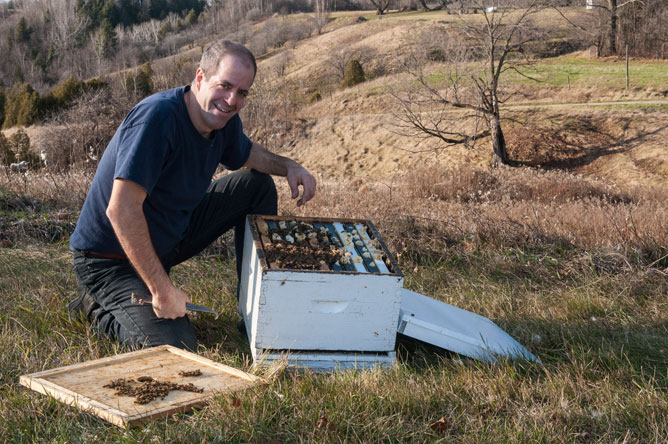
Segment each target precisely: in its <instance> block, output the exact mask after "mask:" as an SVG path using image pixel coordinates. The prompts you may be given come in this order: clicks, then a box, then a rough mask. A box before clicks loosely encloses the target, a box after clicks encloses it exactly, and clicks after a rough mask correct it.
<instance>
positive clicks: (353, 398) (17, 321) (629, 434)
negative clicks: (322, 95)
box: [0, 167, 668, 443]
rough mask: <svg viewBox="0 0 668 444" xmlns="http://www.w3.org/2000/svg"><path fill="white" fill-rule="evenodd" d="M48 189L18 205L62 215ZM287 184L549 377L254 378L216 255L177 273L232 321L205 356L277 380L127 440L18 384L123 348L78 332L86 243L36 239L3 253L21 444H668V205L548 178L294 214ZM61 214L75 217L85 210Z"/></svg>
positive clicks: (440, 173)
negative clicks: (362, 230)
mask: <svg viewBox="0 0 668 444" xmlns="http://www.w3.org/2000/svg"><path fill="white" fill-rule="evenodd" d="M85 177H86V176H85V175H84V174H82V175H81V176H78V178H77V179H76V180H81V181H85V180H86V179H85ZM70 178H73V176H70ZM29 179H30V180H29V181H28V182H27V184H26V186H27V188H25V189H24V190H25V192H26V193H27V196H26V195H23V194H22V193H23V191H18V190H17V192H15V193H14V192H12V193H10V194H11V195H12V196H13V197H12V199H19V200H20V202H23V203H24V204H25V205H26V208H28V207H29V204H27V203H26V202H33V201H34V200H35V196H38V195H39V196H40V199H43V200H44V201H54V200H57V198H58V196H59V193H58V192H57V191H55V189H54V188H49V189H48V190H47V191H44V190H42V189H41V188H42V186H43V183H41V182H40V181H41V180H46V179H45V178H41V179H40V178H37V177H36V176H32V177H29ZM57 180H65V179H64V177H62V178H60V179H57ZM73 180H74V179H73ZM88 180H90V178H89V179H88ZM40 184H41V185H40ZM8 186H11V184H8V183H3V187H8ZM286 188H287V187H286V185H285V182H284V181H282V180H279V189H280V193H281V199H282V202H281V208H282V209H283V210H282V211H283V213H284V214H303V215H312V216H313V215H317V216H339V217H362V218H370V219H371V220H373V221H374V222H375V223H376V224H377V225H378V227H379V229H380V231H381V233H382V234H383V237H384V239H385V240H386V241H387V242H388V244H389V246H390V249H391V251H393V252H394V253H395V254H396V256H397V259H398V262H399V264H400V266H401V267H402V270H403V271H404V274H405V286H406V287H407V288H410V289H412V290H415V291H419V292H421V293H423V294H426V295H429V296H431V297H433V298H435V299H438V300H442V301H446V302H448V303H451V304H454V305H457V306H459V307H462V308H465V309H468V310H471V311H474V312H477V313H480V314H482V315H484V316H487V317H489V318H491V319H492V320H494V321H495V322H496V323H498V324H499V325H500V326H501V327H502V328H504V329H505V330H506V331H508V332H509V333H510V334H511V335H513V336H514V337H515V338H517V339H518V340H519V341H520V342H521V343H523V344H525V345H527V346H528V347H529V348H530V349H531V350H532V352H534V353H535V354H536V355H538V356H539V357H540V359H541V361H542V366H538V365H533V364H529V363H505V362H502V363H500V364H497V365H487V364H480V363H476V362H472V361H467V360H463V361H462V360H461V359H459V357H457V356H452V355H449V354H447V353H445V352H443V351H442V350H438V349H435V348H430V347H426V346H424V345H421V344H416V343H414V342H411V341H401V342H400V345H399V348H398V352H399V364H398V366H397V367H396V368H394V369H390V370H386V371H379V370H375V371H366V372H335V373H332V374H324V375H317V374H312V373H309V372H305V373H290V372H285V371H283V369H282V368H280V367H276V368H270V369H253V368H252V367H251V365H250V364H251V363H250V359H249V351H248V348H247V347H248V345H247V343H246V341H245V339H244V338H243V337H241V336H240V335H239V334H238V333H236V330H235V327H234V323H235V319H236V304H235V300H234V296H233V294H234V291H235V282H234V281H235V280H234V277H233V276H234V263H233V261H232V260H230V259H226V258H225V257H223V258H217V256H207V257H201V258H195V259H193V260H191V261H188V262H186V263H185V264H182V265H180V266H178V267H176V269H175V270H174V275H173V276H174V279H175V280H176V282H177V283H178V285H179V286H180V287H181V288H184V290H185V291H187V292H188V293H189V294H190V295H191V296H192V297H193V299H194V300H195V301H196V302H198V303H202V304H206V305H209V306H211V307H213V308H214V309H216V310H218V311H219V312H221V313H222V315H221V318H220V319H219V320H213V319H211V318H209V317H207V316H202V317H195V318H194V321H193V322H194V324H195V327H196V329H197V331H198V334H199V337H200V339H201V346H200V349H199V353H200V354H202V355H203V356H206V357H209V358H211V359H214V360H216V361H218V362H223V363H225V364H228V365H232V366H235V367H238V368H242V369H245V370H249V371H253V372H256V373H258V374H260V375H262V376H264V377H266V378H267V379H268V380H269V383H268V384H267V385H266V386H262V387H259V388H257V389H253V390H250V391H247V392H244V393H240V394H238V395H236V396H235V398H236V399H238V401H235V400H234V398H233V397H231V396H227V395H220V396H217V397H216V398H215V399H214V400H213V401H212V402H211V403H210V404H209V405H208V406H207V407H204V408H202V409H200V410H199V411H197V412H195V413H192V414H187V415H178V416H175V417H173V418H171V419H167V420H160V421H152V422H149V423H147V424H146V425H143V426H141V427H138V428H135V429H132V430H128V431H125V432H120V431H118V430H117V429H115V428H114V427H111V426H108V425H107V424H105V423H104V422H102V421H100V420H97V419H94V418H92V417H91V416H88V415H86V414H84V413H81V412H79V411H78V410H76V409H73V408H68V407H65V406H63V405H61V404H58V403H57V402H55V401H53V400H52V399H49V398H47V397H44V396H43V395H39V394H36V393H33V392H29V391H27V390H25V389H23V388H20V387H18V385H17V379H18V376H19V375H21V374H24V373H30V372H35V371H39V370H44V369H47V368H54V367H58V366H62V365H67V364H73V363H76V362H81V361H84V360H87V359H95V358H99V357H103V356H108V355H111V354H114V353H119V352H122V351H123V349H122V348H121V347H119V346H118V345H116V344H114V343H113V342H111V341H108V340H106V339H101V338H97V337H96V336H95V335H94V334H93V333H92V331H91V329H90V327H88V326H86V325H85V324H82V323H81V322H80V321H78V320H75V319H69V318H68V317H67V315H66V313H65V304H66V302H67V301H68V300H69V299H70V298H71V297H72V296H73V294H74V289H75V282H74V276H73V273H72V272H71V266H70V265H69V261H70V255H69V253H68V251H67V245H66V244H64V243H58V244H56V245H48V242H49V241H48V240H45V239H41V240H40V239H33V240H32V241H31V242H32V244H33V246H32V247H31V248H23V247H22V245H23V244H20V245H18V246H16V247H15V248H10V249H3V250H0V251H1V254H0V326H1V327H2V328H1V329H0V347H2V349H3V353H2V358H1V359H0V370H1V371H0V375H1V376H0V396H1V397H2V399H3V402H2V404H0V419H2V421H0V435H2V436H3V439H6V440H8V442H37V441H39V442H44V441H52V442H64V441H68V442H92V441H99V442H120V441H123V442H153V441H156V442H174V441H180V442H236V443H240V442H257V443H268V442H274V443H292V442H309V443H310V442H313V443H315V442H318V443H330V442H331V443H340V442H359V443H362V442H439V441H441V442H462V443H474V442H476V443H477V442H489V443H492V442H548V443H557V442H559V443H561V442H573V443H576V442H601V443H602V442H606V443H607V442H624V441H626V442H638V443H641V442H642V443H644V442H662V441H663V439H664V438H665V436H666V434H668V421H666V417H668V399H667V398H666V394H665V389H666V387H668V382H667V379H666V362H668V361H667V360H666V358H665V351H666V349H668V343H667V342H666V339H665V338H666V334H665V333H666V323H665V311H666V310H667V309H668V303H667V302H666V300H665V293H666V291H668V279H666V275H665V273H664V272H663V271H662V269H663V268H665V266H666V265H668V264H666V258H665V257H664V258H656V259H659V260H658V261H656V259H654V258H655V257H656V256H653V254H654V255H655V254H663V255H665V254H666V251H665V245H666V241H667V239H666V233H668V230H666V226H665V224H666V222H665V221H666V220H668V218H667V217H666V216H668V215H667V214H666V213H667V210H668V208H666V204H665V199H663V196H665V189H656V190H648V189H633V188H629V189H626V188H620V187H616V186H613V185H610V184H608V183H605V182H603V181H597V180H593V179H588V178H585V177H581V176H576V175H572V174H568V173H564V172H557V171H553V172H544V171H537V170H533V169H529V168H519V169H512V170H511V169H500V170H497V171H491V172H490V171H487V170H479V169H475V168H473V169H472V168H460V169H446V168H435V167H434V168H424V169H422V170H416V171H412V172H410V173H406V174H404V175H402V176H400V177H396V179H395V180H390V181H378V182H363V181H362V180H360V179H341V180H337V181H331V180H330V181H322V182H321V183H320V190H319V194H318V196H317V197H316V199H315V200H314V201H313V202H312V203H309V204H308V205H307V206H306V207H305V208H297V207H296V206H295V205H294V203H293V202H291V201H288V198H287V193H286ZM49 190H50V191H49ZM5 193H9V192H8V191H5ZM40 193H41V194H40ZM2 202H4V204H6V203H8V202H10V199H5V200H3V201H2ZM11 202H15V201H11ZM4 204H3V205H4ZM16 205H18V204H16ZM30 205H33V204H32V203H31V204H30ZM61 205H62V207H63V208H70V209H74V208H75V206H76V199H73V198H72V200H71V203H62V204H61ZM3 211H6V207H3ZM24 211H25V217H26V218H30V217H31V214H30V212H29V211H27V209H25V210H24ZM43 211H44V209H42V210H40V211H35V214H42V213H43ZM47 212H48V211H47ZM652 212H653V213H652ZM3 214H5V213H3ZM35 218H36V219H39V217H37V216H35ZM3 227H4V226H3ZM239 401H240V402H239ZM323 418H324V419H323ZM437 421H438V424H440V426H432V425H433V424H435V423H436V422H437ZM156 436H157V437H159V438H158V439H155V437H156ZM272 440H273V441H272Z"/></svg>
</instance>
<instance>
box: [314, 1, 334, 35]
mask: <svg viewBox="0 0 668 444" xmlns="http://www.w3.org/2000/svg"><path fill="white" fill-rule="evenodd" d="M331 9H332V8H331V5H330V1H329V0H313V15H312V16H311V18H313V21H314V23H315V27H316V29H317V30H318V35H320V34H322V28H324V27H325V25H326V24H327V22H328V21H329V12H330V10H331Z"/></svg>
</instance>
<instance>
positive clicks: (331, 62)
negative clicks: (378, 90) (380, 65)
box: [325, 44, 373, 83]
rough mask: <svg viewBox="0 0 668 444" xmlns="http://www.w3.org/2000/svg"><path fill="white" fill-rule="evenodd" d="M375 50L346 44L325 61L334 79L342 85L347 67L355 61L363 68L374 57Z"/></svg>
mask: <svg viewBox="0 0 668 444" xmlns="http://www.w3.org/2000/svg"><path fill="white" fill-rule="evenodd" d="M372 52H373V50H372V49H371V48H370V47H368V46H356V47H355V46H351V45H347V44H344V45H342V46H341V48H339V49H337V50H335V51H334V52H332V54H331V56H330V57H329V58H328V59H327V60H326V61H325V63H326V64H327V66H328V67H329V69H330V71H331V74H330V75H331V76H332V77H334V79H335V81H336V83H341V82H342V81H343V77H344V75H345V72H346V67H347V66H348V64H349V63H350V61H351V60H353V59H355V60H357V61H358V62H360V64H361V65H362V66H364V65H365V64H366V62H368V61H369V59H371V57H372Z"/></svg>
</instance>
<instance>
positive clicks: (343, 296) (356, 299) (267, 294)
mask: <svg viewBox="0 0 668 444" xmlns="http://www.w3.org/2000/svg"><path fill="white" fill-rule="evenodd" d="M256 237H257V231H256V230H252V229H251V225H250V223H249V222H248V221H247V222H246V231H245V238H244V260H243V263H242V274H241V285H240V299H239V309H240V312H241V315H242V317H243V319H244V321H245V323H246V333H247V335H248V340H249V342H250V346H251V351H252V352H253V357H254V358H255V359H256V360H257V359H258V356H261V355H263V353H264V355H265V356H279V355H281V353H283V352H285V351H291V352H290V355H294V356H296V357H300V358H299V359H300V360H302V361H303V363H304V362H311V363H315V362H316V361H317V362H318V366H323V365H325V364H324V363H325V362H328V364H326V365H325V368H335V367H337V366H341V365H343V364H342V363H343V362H346V364H345V366H348V367H349V366H351V365H353V364H354V363H356V362H358V361H359V362H364V363H365V365H374V363H388V362H392V363H393V362H394V354H393V353H394V346H395V342H396V326H397V321H398V319H399V309H400V303H401V301H400V299H401V290H402V287H403V275H402V274H401V272H398V273H387V274H378V273H368V272H365V273H358V272H345V271H341V272H335V271H311V270H272V269H269V268H268V267H267V264H266V261H264V260H263V259H262V258H263V252H262V251H261V242H260V241H259V240H258V239H257V238H256ZM341 352H345V353H341ZM362 352H364V353H365V354H360V353H362ZM367 353H371V354H367ZM351 356H355V357H352V358H351ZM335 358H336V359H335ZM276 359H278V358H276ZM276 359H274V358H272V359H271V360H272V361H273V360H276ZM388 360H389V361H388ZM290 362H292V361H290V360H288V363H290ZM327 366H329V367H327Z"/></svg>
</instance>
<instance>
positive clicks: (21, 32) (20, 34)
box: [15, 17, 31, 43]
mask: <svg viewBox="0 0 668 444" xmlns="http://www.w3.org/2000/svg"><path fill="white" fill-rule="evenodd" d="M30 33H31V30H30V28H29V27H28V22H27V21H26V19H25V17H21V19H19V22H18V23H17V24H16V34H15V40H16V41H17V42H19V43H27V42H28V41H29V40H30Z"/></svg>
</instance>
